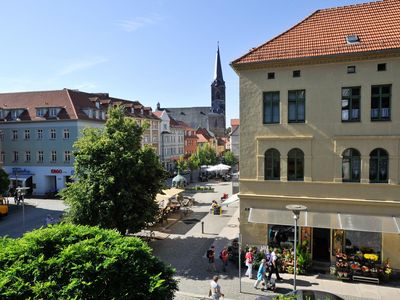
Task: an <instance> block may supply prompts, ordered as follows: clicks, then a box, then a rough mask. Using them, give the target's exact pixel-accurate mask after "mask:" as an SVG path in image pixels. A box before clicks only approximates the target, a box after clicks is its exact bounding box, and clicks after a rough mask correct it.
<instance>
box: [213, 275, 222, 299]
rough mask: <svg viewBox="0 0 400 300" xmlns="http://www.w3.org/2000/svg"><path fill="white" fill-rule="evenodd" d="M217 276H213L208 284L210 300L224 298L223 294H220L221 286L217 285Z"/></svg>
mask: <svg viewBox="0 0 400 300" xmlns="http://www.w3.org/2000/svg"><path fill="white" fill-rule="evenodd" d="M218 279H219V277H218V276H214V277H213V280H211V282H210V292H211V299H213V300H219V299H220V298H221V297H225V296H224V294H222V293H221V286H220V285H219V284H218Z"/></svg>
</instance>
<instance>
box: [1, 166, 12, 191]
mask: <svg viewBox="0 0 400 300" xmlns="http://www.w3.org/2000/svg"><path fill="white" fill-rule="evenodd" d="M9 186H10V180H9V179H8V174H7V173H6V171H4V170H3V168H0V195H3V194H4V193H5V192H7V191H8V188H9Z"/></svg>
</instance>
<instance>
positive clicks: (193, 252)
mask: <svg viewBox="0 0 400 300" xmlns="http://www.w3.org/2000/svg"><path fill="white" fill-rule="evenodd" d="M228 244H229V240H228V239H219V240H217V241H216V240H215V239H214V238H213V237H179V238H174V239H164V240H159V241H152V242H150V243H149V245H150V246H151V247H152V248H153V253H154V255H156V256H157V257H159V258H160V259H161V260H162V261H164V262H166V263H168V264H170V265H171V266H172V267H173V268H175V269H176V276H181V277H185V278H186V279H193V280H209V279H210V278H212V276H213V275H220V276H221V277H222V278H224V279H232V278H237V277H238V270H237V266H236V265H235V264H234V263H233V262H231V261H230V262H229V263H228V267H227V269H226V271H225V272H224V271H223V266H222V261H221V260H220V259H219V253H220V251H221V250H222V247H223V246H225V245H228ZM211 245H215V248H216V251H215V265H216V268H217V272H213V271H209V270H208V269H209V267H210V266H209V263H208V259H207V258H206V252H207V250H208V249H209V248H210V246H211Z"/></svg>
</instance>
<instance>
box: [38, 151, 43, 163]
mask: <svg viewBox="0 0 400 300" xmlns="http://www.w3.org/2000/svg"><path fill="white" fill-rule="evenodd" d="M43 161H44V153H43V151H38V152H37V162H38V163H43Z"/></svg>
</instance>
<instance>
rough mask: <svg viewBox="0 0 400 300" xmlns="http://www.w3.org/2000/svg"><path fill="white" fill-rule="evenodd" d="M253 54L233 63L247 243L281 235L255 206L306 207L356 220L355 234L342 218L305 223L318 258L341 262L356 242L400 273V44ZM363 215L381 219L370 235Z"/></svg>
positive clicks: (275, 208) (304, 236)
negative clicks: (340, 255) (326, 223)
mask: <svg viewBox="0 0 400 300" xmlns="http://www.w3.org/2000/svg"><path fill="white" fill-rule="evenodd" d="M396 5H398V4H396ZM307 22H311V21H309V20H308V21H307ZM300 26H301V24H300ZM332 26H333V25H332ZM333 27H334V26H333ZM289 32H290V31H289ZM284 35H285V34H284ZM284 35H283V36H284ZM281 37H282V36H279V37H278V38H277V39H279V38H281ZM345 37H346V35H345V34H343V41H345ZM271 42H274V40H272V41H271ZM362 42H363V39H361V43H362ZM269 43H270V42H268V43H266V44H264V45H262V46H261V47H259V48H256V49H255V50H254V51H253V52H250V55H252V53H257V51H259V52H258V53H261V50H260V48H263V47H264V48H265V49H266V50H265V51H267V50H268V47H270V46H269V45H268V44H269ZM351 46H352V45H350V47H351ZM258 53H257V54H258ZM254 55H255V54H254ZM260 55H261V57H262V55H264V54H262V53H261V54H260ZM247 57H248V56H246V55H245V56H243V57H241V58H239V59H238V60H236V61H234V62H233V63H232V67H233V68H234V70H235V71H236V72H237V74H238V75H239V78H240V125H241V126H240V137H241V138H240V158H241V159H240V232H241V235H242V239H243V243H244V244H256V245H265V244H267V243H269V242H271V239H272V236H271V226H272V225H273V224H271V223H269V221H268V220H267V219H266V220H265V222H262V223H260V222H258V223H254V222H251V220H249V213H250V212H251V210H252V209H257V210H259V211H262V210H265V211H268V210H271V211H276V213H277V214H279V211H281V212H282V213H283V212H285V210H286V209H285V207H286V205H289V204H301V205H304V206H306V207H307V211H308V212H310V213H314V214H315V215H317V214H318V213H319V214H320V216H332V218H336V217H335V215H337V216H339V217H338V219H339V220H341V219H340V216H341V215H346V216H348V218H349V220H348V221H349V222H350V223H352V220H353V221H354V224H350V225H351V226H353V227H354V229H355V230H352V231H351V232H350V230H346V229H345V230H343V229H342V228H340V226H341V225H342V224H338V225H337V226H332V227H331V228H326V227H325V228H318V227H310V226H302V228H301V230H300V233H299V234H300V238H301V239H303V240H304V239H307V240H308V241H309V242H310V249H311V252H312V256H313V259H316V260H322V261H327V262H333V261H334V260H335V254H336V252H337V251H342V250H344V249H345V248H346V247H347V246H349V245H348V241H350V240H353V241H357V242H356V243H358V245H357V247H359V248H362V247H366V248H374V247H375V249H374V250H375V251H376V252H378V253H379V254H380V256H381V259H382V261H385V260H387V259H389V261H390V264H391V265H392V266H393V267H394V268H396V269H400V228H399V226H400V49H399V48H397V49H390V50H388V49H378V50H377V51H361V50H360V51H359V52H355V53H333V54H327V55H320V56H307V55H303V56H301V57H295V56H294V57H290V58H287V59H286V58H269V57H266V58H265V59H261V58H260V59H254V60H253V61H250V60H249V61H246V59H247ZM250 58H251V57H250ZM267 215H268V214H266V216H267ZM261 217H262V216H259V218H261ZM352 217H353V219H351V218H352ZM300 218H304V213H303V214H301V215H300ZM316 218H317V217H316ZM357 218H358V219H359V220H361V221H362V222H365V223H366V225H371V224H368V223H369V222H370V221H371V222H377V223H379V224H376V226H375V227H374V228H375V230H373V232H369V231H367V230H366V229H364V227H363V226H364V225H359V224H356V219H357ZM360 218H361V219H360ZM250 219H251V218H250ZM275 219H276V218H275ZM277 219H279V216H277ZM362 222H361V223H362ZM385 222H387V223H390V224H389V227H390V229H389V230H388V229H387V228H388V227H385V226H384V224H383V223H385ZM392 222H393V223H392ZM278 223H279V222H278ZM316 223H318V222H316ZM339 223H340V222H339ZM381 223H382V224H381ZM385 224H386V223H385ZM350 225H349V226H350ZM366 225H365V226H366ZM371 226H372V225H371ZM367 227H368V226H366V227H365V228H367ZM376 228H378V229H376ZM379 228H380V230H379ZM356 229H361V230H356ZM350 236H351V237H352V238H351V239H350ZM338 237H340V238H338ZM362 243H365V245H363V244H362ZM317 244H318V245H317ZM371 245H372V246H371Z"/></svg>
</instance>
